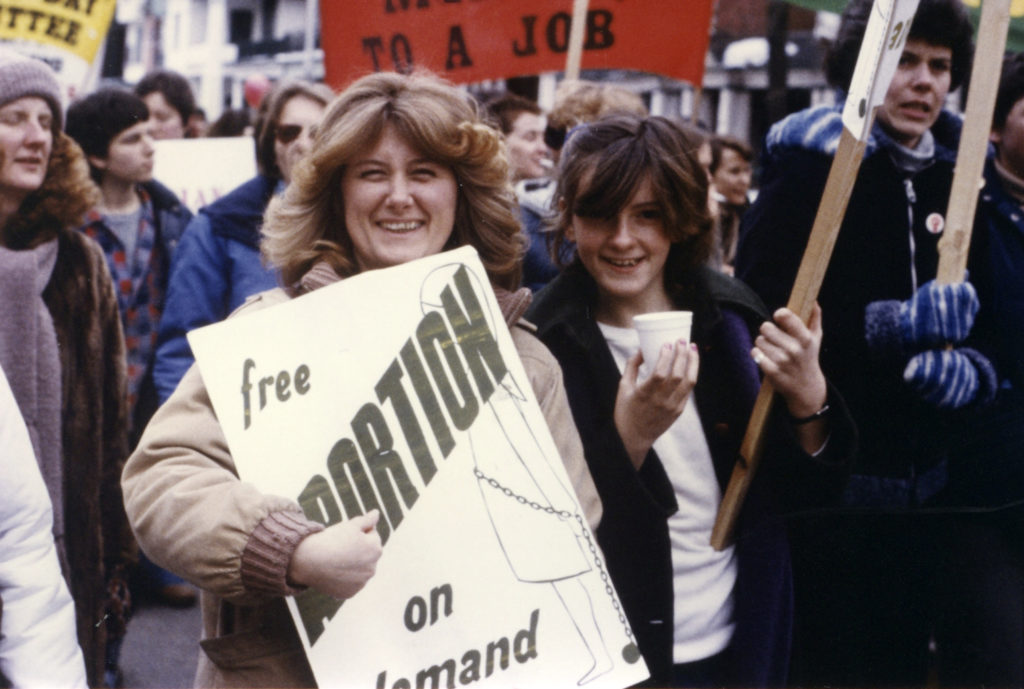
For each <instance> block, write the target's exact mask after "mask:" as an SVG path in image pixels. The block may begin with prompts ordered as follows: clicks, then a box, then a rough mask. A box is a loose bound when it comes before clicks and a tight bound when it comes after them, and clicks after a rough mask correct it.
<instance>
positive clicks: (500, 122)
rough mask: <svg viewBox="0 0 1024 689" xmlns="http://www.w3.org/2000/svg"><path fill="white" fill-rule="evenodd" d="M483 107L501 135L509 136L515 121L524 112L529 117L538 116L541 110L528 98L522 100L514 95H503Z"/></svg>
mask: <svg viewBox="0 0 1024 689" xmlns="http://www.w3.org/2000/svg"><path fill="white" fill-rule="evenodd" d="M485 107H486V108H487V114H488V117H489V119H491V120H493V122H494V124H495V125H496V126H497V127H498V129H500V130H501V133H502V134H509V133H511V132H512V128H513V127H514V126H515V124H516V119H517V118H518V117H519V116H520V115H522V114H523V113H524V112H528V113H530V114H531V115H540V114H541V113H542V112H543V110H541V109H540V106H539V105H537V104H536V103H534V102H533V101H532V100H530V99H529V98H523V97H522V96H520V95H518V94H515V93H506V94H505V95H503V96H501V97H499V98H496V99H494V100H492V101H490V102H488V103H487V104H486V105H485Z"/></svg>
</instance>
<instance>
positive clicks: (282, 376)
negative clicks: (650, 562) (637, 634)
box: [189, 247, 648, 689]
mask: <svg viewBox="0 0 1024 689" xmlns="http://www.w3.org/2000/svg"><path fill="white" fill-rule="evenodd" d="M189 341H190V343H191V345H192V350H193V351H194V352H195V354H196V360H197V362H198V364H199V368H200V371H201V373H202V376H203V380H204V381H205V382H206V386H207V388H208V390H209V393H210V398H211V400H212V401H213V405H214V409H215V411H216V413H217V417H218V419H220V421H221V425H222V427H223V428H224V432H225V435H226V437H227V440H228V443H229V445H230V447H231V451H232V456H233V457H234V459H235V463H236V465H237V468H238V472H239V475H240V477H241V479H242V480H244V481H248V482H251V483H253V484H254V485H256V486H257V487H258V488H259V489H260V490H262V491H264V492H267V493H273V494H277V495H284V496H288V497H291V498H294V499H295V500H296V501H297V502H298V503H299V504H300V505H301V506H302V507H303V510H304V511H305V513H306V515H307V516H308V517H309V518H311V519H315V520H317V521H320V522H323V523H327V524H333V523H337V522H340V521H341V520H343V519H349V518H353V517H355V516H357V515H360V514H364V513H366V512H367V511H369V510H371V509H374V508H378V509H380V510H381V514H382V517H381V519H380V522H379V524H378V532H379V533H380V536H381V538H382V540H383V541H384V553H383V555H382V557H381V559H380V561H379V562H378V565H377V571H376V574H375V575H374V576H373V577H372V578H371V579H370V581H369V582H368V584H367V585H366V587H365V588H364V589H363V590H362V591H360V592H359V593H358V594H357V595H355V596H354V597H352V598H350V599H348V600H346V601H344V602H342V601H338V600H336V599H333V598H329V597H327V596H324V595H321V594H319V593H317V592H314V591H307V592H305V593H304V594H302V595H300V596H298V597H296V598H293V599H289V607H290V609H291V611H292V615H293V618H294V620H295V623H296V627H297V628H298V630H299V635H300V637H301V638H302V640H303V644H304V645H305V648H306V653H307V655H308V657H309V660H310V664H311V666H312V668H313V671H314V673H315V675H316V679H317V682H318V683H319V685H320V686H322V687H366V688H368V689H385V688H386V689H397V688H399V687H405V688H406V689H409V688H410V687H420V686H426V687H431V686H433V687H453V686H463V685H470V684H472V685H474V686H480V687H498V686H500V687H508V686H516V687H574V686H582V687H588V688H593V689H599V688H606V687H607V688H613V687H614V688H618V687H624V686H627V685H631V684H634V683H636V682H638V681H640V680H642V679H644V678H645V677H647V675H648V673H647V670H646V667H645V666H644V663H643V660H642V659H641V658H640V657H639V653H638V652H637V650H636V646H635V642H634V640H633V638H632V633H631V631H630V629H629V627H628V624H627V622H626V619H625V616H624V614H623V613H622V608H621V605H620V603H619V601H618V598H617V596H616V594H615V591H614V589H613V588H612V586H611V584H610V581H609V579H608V577H607V571H606V569H605V565H604V562H603V558H602V556H601V554H600V551H599V549H598V548H597V546H596V541H595V538H594V535H593V534H592V533H591V531H590V529H589V528H588V526H587V523H586V520H585V519H584V516H583V511H582V509H581V507H580V505H579V502H578V501H577V499H576V496H575V494H574V492H573V490H572V488H571V485H570V483H569V480H568V477H567V475H566V473H565V469H564V467H563V465H562V462H561V460H560V458H559V456H558V453H557V450H556V446H555V443H554V441H553V439H552V437H551V434H550V433H549V431H548V427H547V424H546V422H545V420H544V416H543V413H542V412H541V410H540V407H539V405H538V403H537V401H536V398H535V396H534V393H533V390H532V389H531V388H530V383H529V380H528V378H527V375H526V372H525V370H524V369H523V366H522V364H521V362H520V360H519V358H518V355H517V353H516V349H515V347H514V344H513V342H512V338H511V335H510V333H509V331H508V328H507V327H506V325H505V324H504V321H503V319H502V316H501V311H500V309H499V307H498V304H497V301H496V299H495V297H494V293H493V291H492V290H491V289H490V287H489V285H488V282H487V276H486V273H485V271H484V269H483V266H482V265H481V263H480V261H479V259H478V257H477V255H476V252H475V251H474V250H473V249H472V248H468V247H464V248H462V249H458V250H455V251H452V252H447V253H443V254H439V255H436V256H432V257H429V258H425V259H421V260H419V261H414V262H411V263H407V264H405V265H402V266H398V267H395V268H389V269H385V270H375V271H369V272H365V273H362V274H360V275H358V276H356V277H352V278H349V279H346V280H343V281H341V282H339V283H337V284H335V285H330V286H328V287H324V288H322V289H319V290H317V291H315V292H313V293H311V294H307V295H305V296H302V297H299V298H297V299H293V300H291V301H289V302H288V303H285V304H281V305H279V306H274V307H270V308H267V309H264V310H262V311H257V312H254V313H251V314H248V315H244V316H240V317H237V318H231V319H228V320H227V321H225V322H223V323H220V324H217V325H212V326H208V327H206V328H202V329H200V330H198V331H195V332H193V333H191V334H190V335H189Z"/></svg>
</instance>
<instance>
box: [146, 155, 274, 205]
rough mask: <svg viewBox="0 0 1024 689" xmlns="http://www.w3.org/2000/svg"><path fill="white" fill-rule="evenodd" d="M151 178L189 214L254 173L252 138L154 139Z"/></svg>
mask: <svg viewBox="0 0 1024 689" xmlns="http://www.w3.org/2000/svg"><path fill="white" fill-rule="evenodd" d="M155 144H156V152H155V153H154V156H153V177H154V178H155V179H157V180H158V181H160V182H161V183H163V184H165V185H167V186H168V187H170V189H171V191H173V192H174V193H175V194H177V195H178V198H179V199H181V202H182V203H184V204H185V205H186V206H187V207H188V208H189V209H190V210H191V211H192V212H193V213H195V212H196V211H197V210H199V209H200V208H202V207H203V206H205V205H207V204H210V203H213V202H214V201H216V200H217V199H219V198H220V197H221V196H224V195H225V194H227V193H228V192H230V191H231V190H233V189H234V188H235V187H237V186H238V185H240V184H242V183H243V182H247V181H249V180H250V179H252V178H253V177H255V176H256V147H255V144H254V143H253V139H252V137H249V136H232V137H223V138H215V139H163V140H161V141H156V142H155Z"/></svg>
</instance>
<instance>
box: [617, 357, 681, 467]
mask: <svg viewBox="0 0 1024 689" xmlns="http://www.w3.org/2000/svg"><path fill="white" fill-rule="evenodd" d="M642 361H643V355H642V354H641V353H639V352H637V353H636V354H635V355H633V356H632V357H630V359H629V360H628V361H627V362H626V367H625V370H624V371H623V373H622V379H621V380H620V381H619V391H618V394H617V395H616V398H615V414H614V419H615V428H616V429H617V430H618V432H619V437H620V438H622V442H623V444H624V445H625V446H626V452H627V453H628V454H629V458H630V461H631V462H632V463H633V466H634V467H636V468H637V469H639V468H640V466H641V465H642V464H643V462H644V458H645V457H646V456H647V452H648V451H649V450H650V449H651V446H652V445H654V441H655V440H657V439H658V438H659V437H660V436H661V435H662V434H663V433H664V432H665V431H667V430H668V429H669V427H670V426H671V425H672V424H673V423H675V420H676V419H678V418H679V415H680V414H682V413H683V408H684V407H685V406H686V401H687V400H688V399H689V398H690V393H691V392H692V391H693V386H694V385H696V383H697V370H698V368H699V365H700V356H699V355H698V354H697V347H696V345H692V344H689V343H687V342H683V341H682V340H680V341H679V342H676V343H675V344H673V345H665V346H664V347H662V349H661V352H660V354H659V356H658V360H657V361H656V362H655V363H654V365H653V366H650V365H649V366H648V368H650V369H651V371H650V375H648V376H647V377H646V378H644V379H643V380H640V379H639V372H640V364H641V363H642Z"/></svg>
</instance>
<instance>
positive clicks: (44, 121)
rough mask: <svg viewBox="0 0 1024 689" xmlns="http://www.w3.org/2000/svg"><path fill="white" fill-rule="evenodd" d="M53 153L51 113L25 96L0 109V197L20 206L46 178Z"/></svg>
mask: <svg viewBox="0 0 1024 689" xmlns="http://www.w3.org/2000/svg"><path fill="white" fill-rule="evenodd" d="M52 149H53V111H52V110H50V106H49V105H48V104H47V102H46V101H45V100H43V99H42V98H38V97H36V96H26V97H24V98H19V99H18V100H15V101H12V102H10V103H8V104H7V105H4V106H3V107H2V108H0V196H4V197H7V198H8V199H10V200H12V201H16V202H17V203H20V202H21V200H22V199H24V198H25V197H26V196H28V195H29V194H30V193H32V192H33V191H35V190H36V189H38V188H39V187H40V186H42V184H43V179H44V178H45V177H46V169H47V166H48V165H49V162H50V151H51V150H52Z"/></svg>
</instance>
